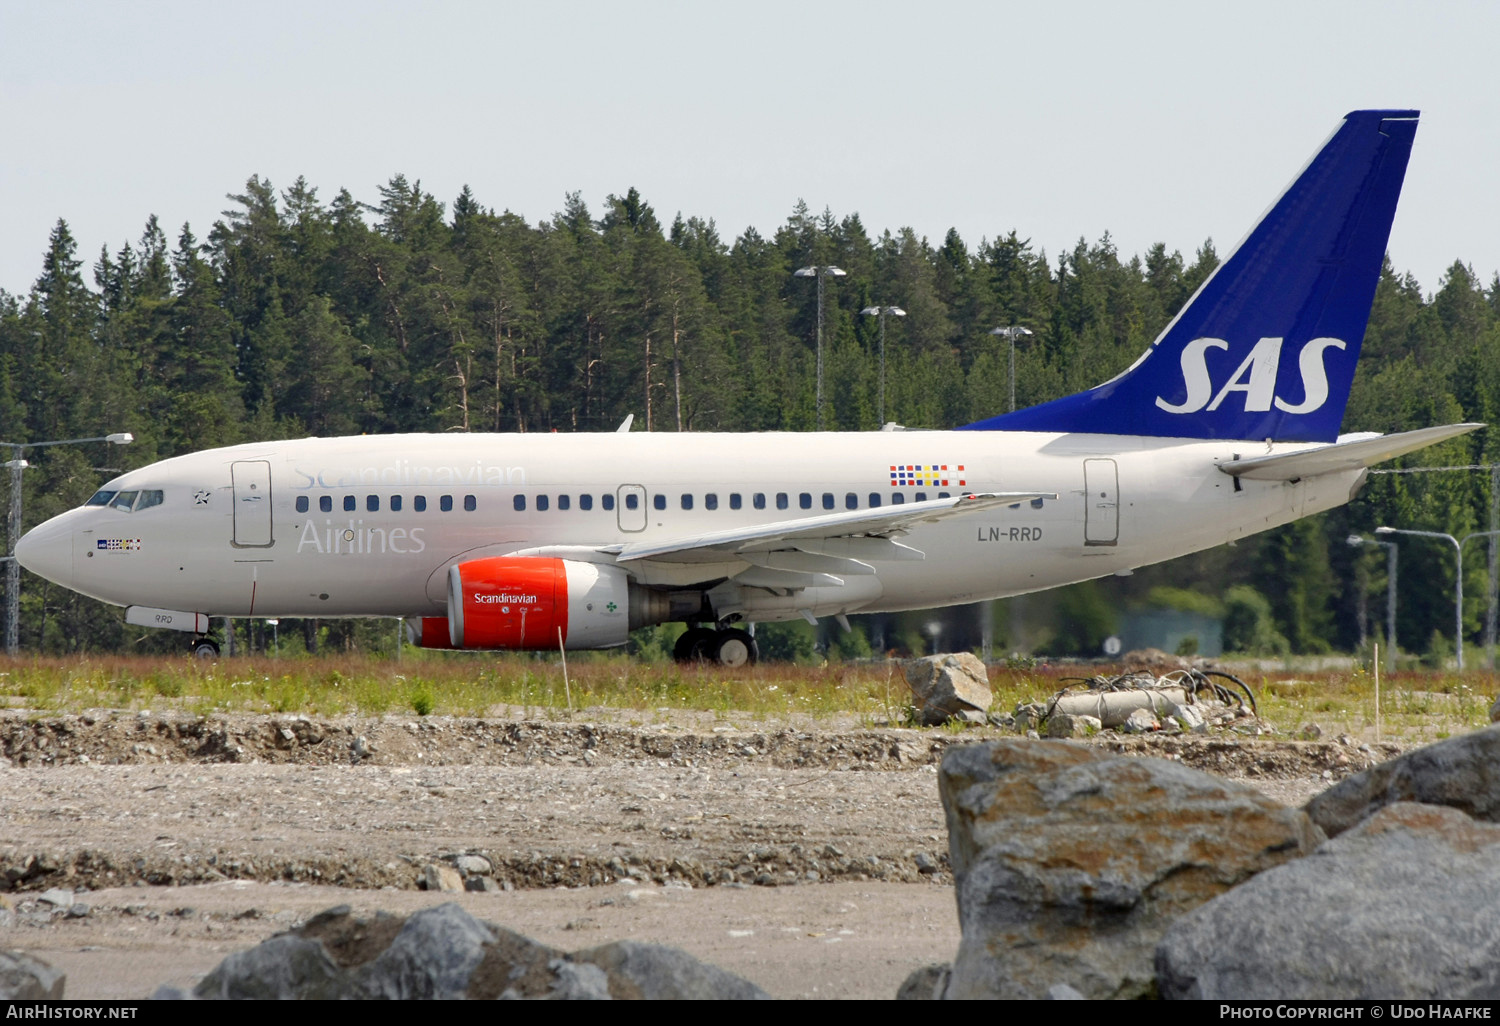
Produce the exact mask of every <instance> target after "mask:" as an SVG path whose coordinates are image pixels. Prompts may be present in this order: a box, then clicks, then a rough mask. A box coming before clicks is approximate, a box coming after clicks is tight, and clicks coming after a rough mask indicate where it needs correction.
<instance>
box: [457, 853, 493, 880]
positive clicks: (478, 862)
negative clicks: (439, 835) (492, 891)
mask: <svg viewBox="0 0 1500 1026" xmlns="http://www.w3.org/2000/svg"><path fill="white" fill-rule="evenodd" d="M453 865H454V866H455V867H457V869H458V871H459V872H460V873H462V874H463V875H464V876H489V875H490V873H492V872H493V871H494V867H493V866H491V865H490V860H489V859H487V858H485V857H484V856H483V855H460V856H458V858H456V859H454V860H453Z"/></svg>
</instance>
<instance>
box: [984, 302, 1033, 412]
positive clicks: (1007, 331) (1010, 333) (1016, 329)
mask: <svg viewBox="0 0 1500 1026" xmlns="http://www.w3.org/2000/svg"><path fill="white" fill-rule="evenodd" d="M990 334H991V335H1004V336H1005V337H1006V338H1008V339H1009V340H1010V412H1011V413H1014V412H1016V336H1017V335H1030V334H1033V332H1032V331H1031V329H1030V328H1023V327H1021V326H1020V325H1017V324H1013V325H1011V326H1010V327H1008V328H995V329H993V330H992V331H991V332H990Z"/></svg>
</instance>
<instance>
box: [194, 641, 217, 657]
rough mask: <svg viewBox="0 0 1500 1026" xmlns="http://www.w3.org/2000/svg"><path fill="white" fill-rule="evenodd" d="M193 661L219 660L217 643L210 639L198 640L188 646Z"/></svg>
mask: <svg viewBox="0 0 1500 1026" xmlns="http://www.w3.org/2000/svg"><path fill="white" fill-rule="evenodd" d="M188 651H189V652H191V653H192V655H193V658H194V659H217V658H219V643H218V642H216V641H214V640H213V639H212V638H198V639H197V640H196V641H194V642H193V643H192V644H191V645H189V646H188Z"/></svg>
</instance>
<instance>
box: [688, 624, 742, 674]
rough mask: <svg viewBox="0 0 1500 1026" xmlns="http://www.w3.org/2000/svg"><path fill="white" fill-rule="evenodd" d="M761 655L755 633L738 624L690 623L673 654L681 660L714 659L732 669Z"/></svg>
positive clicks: (701, 661) (689, 661)
mask: <svg viewBox="0 0 1500 1026" xmlns="http://www.w3.org/2000/svg"><path fill="white" fill-rule="evenodd" d="M759 655H760V653H759V651H758V650H757V648H756V645H755V638H754V636H752V635H751V633H750V632H749V631H744V630H740V629H739V628H737V627H735V628H722V629H719V630H715V629H714V628H712V627H689V628H688V629H687V630H686V631H685V632H684V633H683V635H682V637H680V638H678V639H677V644H676V645H675V646H673V648H672V658H674V659H676V660H677V661H678V662H679V663H711V664H715V665H718V666H726V667H729V668H730V669H733V668H735V667H739V666H750V665H753V664H754V663H755V661H756V659H758V658H759Z"/></svg>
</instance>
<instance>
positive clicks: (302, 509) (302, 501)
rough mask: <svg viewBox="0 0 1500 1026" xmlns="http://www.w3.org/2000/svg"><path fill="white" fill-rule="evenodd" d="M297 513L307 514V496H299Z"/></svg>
mask: <svg viewBox="0 0 1500 1026" xmlns="http://www.w3.org/2000/svg"><path fill="white" fill-rule="evenodd" d="M297 512H298V513H306V512H307V496H305V495H299V496H297Z"/></svg>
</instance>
